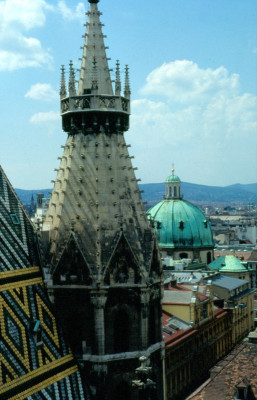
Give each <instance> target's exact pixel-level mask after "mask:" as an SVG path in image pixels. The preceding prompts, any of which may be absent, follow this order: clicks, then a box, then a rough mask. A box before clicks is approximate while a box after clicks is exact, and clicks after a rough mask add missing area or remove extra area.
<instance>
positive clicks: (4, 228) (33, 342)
mask: <svg viewBox="0 0 257 400" xmlns="http://www.w3.org/2000/svg"><path fill="white" fill-rule="evenodd" d="M0 292H1V301H0V332H1V334H0V353H1V356H2V357H1V359H0V398H2V399H8V400H17V399H19V400H23V399H24V400H25V399H29V400H36V399H38V400H39V399H42V400H43V399H50V398H51V400H59V399H65V398H66V399H68V398H69V399H76V400H83V399H86V398H88V397H87V395H85V394H84V389H83V385H82V381H81V377H80V374H79V371H78V366H77V363H76V361H75V359H74V358H73V356H72V354H71V352H70V349H69V348H68V347H67V346H66V344H65V342H64V340H63V336H62V333H61V330H60V328H59V327H58V326H57V323H56V320H55V317H54V312H53V307H52V305H51V303H50V301H49V299H48V297H47V294H46V291H45V288H44V284H43V276H42V270H41V263H40V251H39V245H38V240H37V235H36V233H35V230H34V227H33V225H32V223H31V222H30V219H29V216H28V215H27V213H26V211H25V209H24V208H23V206H22V204H21V202H20V200H19V199H18V197H17V195H16V193H15V191H14V189H13V188H12V186H11V184H10V182H9V181H8V179H7V177H6V175H5V174H4V172H3V170H2V168H1V167H0Z"/></svg>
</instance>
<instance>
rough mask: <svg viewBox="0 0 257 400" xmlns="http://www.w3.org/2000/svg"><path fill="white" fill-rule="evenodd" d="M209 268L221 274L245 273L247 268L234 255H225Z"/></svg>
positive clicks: (213, 262)
mask: <svg viewBox="0 0 257 400" xmlns="http://www.w3.org/2000/svg"><path fill="white" fill-rule="evenodd" d="M209 267H210V268H211V269H212V270H213V271H220V272H245V271H247V268H246V267H245V266H244V265H243V264H242V263H241V261H240V260H239V259H238V258H237V257H235V256H234V255H232V254H231V255H224V256H220V257H218V258H216V260H213V261H212V262H211V263H210V264H209Z"/></svg>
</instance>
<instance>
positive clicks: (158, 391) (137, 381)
mask: <svg viewBox="0 0 257 400" xmlns="http://www.w3.org/2000/svg"><path fill="white" fill-rule="evenodd" d="M89 3H90V9H89V11H88V13H87V15H88V21H87V24H86V27H87V30H86V34H85V43H84V46H83V55H82V61H81V69H80V77H79V81H78V87H76V82H75V72H74V68H73V64H72V63H70V75H69V85H68V93H67V89H66V83H65V69H64V67H62V76H61V90H60V95H61V115H62V125H63V130H64V132H66V133H67V134H68V138H67V141H66V144H65V145H64V146H63V154H62V157H61V160H60V166H59V169H58V171H57V176H56V179H55V183H54V188H53V192H52V196H51V199H50V202H49V207H48V211H47V214H46V217H45V220H44V223H43V231H42V246H43V248H44V251H45V255H46V258H47V260H48V266H49V267H48V270H47V271H46V281H47V286H48V291H49V295H50V297H51V299H52V301H53V302H54V305H55V308H56V310H57V314H58V316H59V318H60V321H61V323H62V326H63V330H64V334H65V337H66V339H67V341H68V342H69V343H70V345H71V348H72V350H73V352H74V353H75V354H76V356H77V358H78V359H79V362H80V365H81V370H82V373H83V376H84V379H85V380H86V381H87V382H89V386H90V389H91V395H92V398H93V399H101V400H104V399H112V400H115V399H119V400H120V399H121V398H122V399H124V400H126V399H127V400H130V399H132V396H133V398H134V399H139V398H141V396H142V395H143V393H144V392H145V394H144V395H148V393H149V395H151V396H152V398H154V399H156V400H161V399H162V387H163V374H162V364H163V363H162V352H163V341H162V336H161V297H162V266H161V260H160V256H159V250H158V244H157V240H156V236H155V231H154V229H153V228H152V227H150V224H149V221H148V219H147V217H146V214H145V209H144V204H143V201H142V199H141V193H140V190H139V188H138V183H137V179H136V177H135V172H134V168H133V166H132V163H131V158H133V157H131V156H130V155H129V153H128V147H129V146H128V145H127V144H126V142H125V139H124V132H125V131H127V130H128V129H129V115H130V85H129V73H128V67H127V66H126V68H125V84H124V91H123V92H122V90H121V86H122V84H121V77H120V65H119V62H118V61H117V63H116V79H115V88H114V90H113V86H112V81H111V76H110V71H109V66H108V58H107V56H106V48H105V45H104V35H103V33H102V26H103V25H102V23H101V22H100V14H101V13H100V11H99V10H98V4H97V3H98V0H89ZM48 249H49V250H48ZM139 359H140V360H139ZM141 370H143V371H144V372H145V371H146V372H147V373H146V374H143V375H144V377H145V380H143V378H142V375H140V371H141ZM146 378H147V379H146ZM132 383H133V385H134V388H133V393H132Z"/></svg>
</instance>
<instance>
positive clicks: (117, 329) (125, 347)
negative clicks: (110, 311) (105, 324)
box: [113, 309, 130, 353]
mask: <svg viewBox="0 0 257 400" xmlns="http://www.w3.org/2000/svg"><path fill="white" fill-rule="evenodd" d="M129 336H130V324H129V315H128V313H127V312H126V311H124V310H123V309H122V310H119V311H117V312H116V315H115V317H114V321H113V338H114V351H115V353H123V352H126V351H129V344H130V343H129Z"/></svg>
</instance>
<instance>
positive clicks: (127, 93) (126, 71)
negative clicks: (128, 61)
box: [124, 65, 131, 99]
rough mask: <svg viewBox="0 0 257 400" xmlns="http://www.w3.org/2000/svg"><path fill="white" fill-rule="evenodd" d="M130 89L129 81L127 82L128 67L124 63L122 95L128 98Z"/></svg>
mask: <svg viewBox="0 0 257 400" xmlns="http://www.w3.org/2000/svg"><path fill="white" fill-rule="evenodd" d="M130 95H131V91H130V83H129V67H128V65H126V67H125V87H124V96H125V97H126V99H130Z"/></svg>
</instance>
